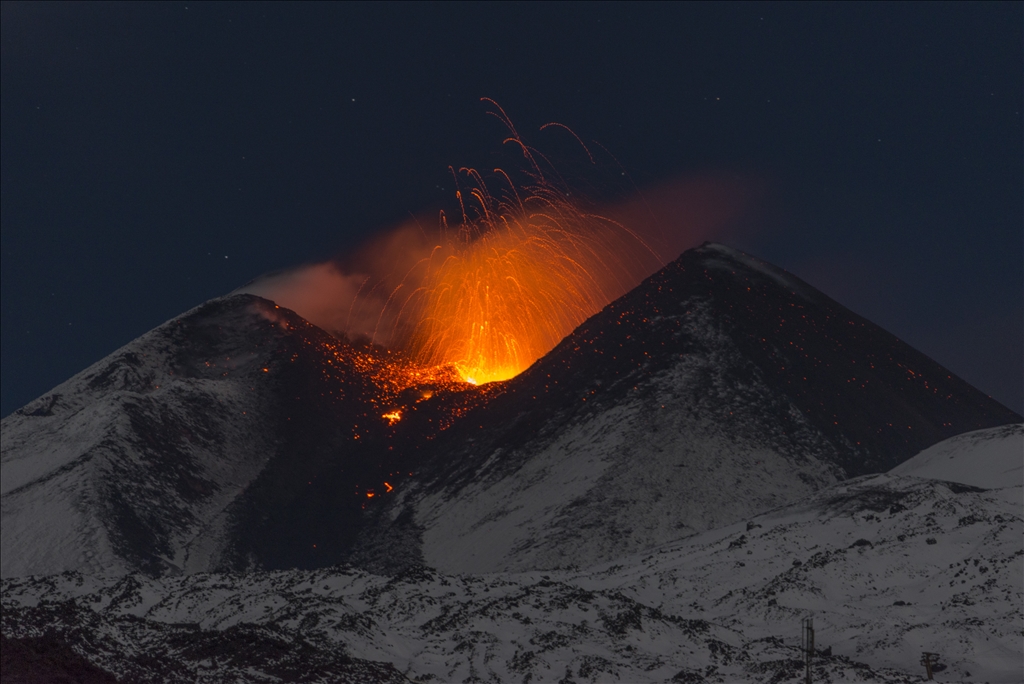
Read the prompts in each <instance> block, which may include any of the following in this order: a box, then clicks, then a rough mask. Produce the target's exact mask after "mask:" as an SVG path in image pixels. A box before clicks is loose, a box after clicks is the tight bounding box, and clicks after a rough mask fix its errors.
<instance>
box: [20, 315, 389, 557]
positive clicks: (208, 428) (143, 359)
mask: <svg viewBox="0 0 1024 684" xmlns="http://www.w3.org/2000/svg"><path fill="white" fill-rule="evenodd" d="M343 346H344V345H341V344H340V342H339V341H338V340H335V339H334V338H333V337H330V336H329V335H327V334H326V333H324V332H323V331H322V330H319V329H318V328H316V327H314V326H312V325H310V324H309V323H307V322H306V321H304V320H303V319H301V318H299V317H298V316H296V315H295V314H294V313H291V312H289V311H287V310H285V309H280V308H278V307H276V306H275V305H274V304H273V303H272V302H268V301H266V300H262V299H259V298H258V297H252V296H248V295H244V296H234V297H227V298H224V299H219V300H213V301H211V302H208V303H206V304H204V305H202V306H200V307H198V308H196V309H195V310H193V311H190V312H188V313H185V314H183V315H181V316H179V317H177V318H175V319H173V320H171V321H169V322H167V323H165V324H164V325H162V326H160V327H158V328H156V329H154V330H153V331H151V332H149V333H147V334H145V335H143V336H142V337H140V338H139V339H137V340H135V341H133V342H131V343H130V344H128V345H126V346H125V347H124V348H122V349H120V350H118V351H117V352H115V353H114V354H112V355H111V356H109V357H107V358H106V359H104V360H102V361H100V362H99V363H97V364H95V365H93V366H92V367H90V368H88V369H86V370H85V371H83V372H81V373H79V374H78V375H76V376H75V377H73V378H71V379H70V380H68V381H67V382H65V383H63V384H62V385H60V386H59V387H57V388H55V389H54V390H53V391H52V392H50V393H48V394H47V395H45V396H43V397H41V398H39V399H37V400H36V401H34V402H32V403H30V404H29V405H27V406H25V407H24V408H23V409H21V410H19V411H17V412H16V413H14V414H12V415H10V416H8V417H7V418H5V419H4V420H3V429H2V442H0V444H2V446H0V454H2V456H0V480H2V488H3V499H2V510H3V516H2V534H0V539H2V549H0V563H2V575H3V576H5V577H9V576H18V575H32V574H50V573H55V572H61V571H64V570H80V571H83V572H89V573H108V574H109V573H113V574H118V573H124V572H131V571H136V570H138V571H143V572H147V573H149V574H154V575H159V574H166V573H171V574H174V573H180V572H186V573H187V572H194V571H200V570H210V569H212V568H215V567H238V566H240V565H245V564H246V563H247V562H250V561H248V560H247V559H249V558H250V557H253V556H256V557H257V558H258V559H259V560H263V561H265V562H266V563H267V564H269V565H272V564H273V561H274V560H275V558H276V559H278V560H279V562H281V563H282V564H284V565H285V566H286V567H296V566H299V567H302V566H306V567H310V566H314V567H315V566H318V565H322V564H330V563H333V562H337V561H338V560H340V558H341V556H340V555H339V554H340V553H341V551H339V548H340V549H342V550H344V549H346V548H347V544H348V543H349V539H348V538H347V537H346V536H345V535H346V534H349V532H348V530H349V529H350V528H353V527H354V525H353V524H352V520H353V518H355V519H357V520H358V518H359V516H360V514H361V509H360V505H361V500H357V497H356V496H355V495H354V494H352V493H351V491H352V487H355V486H358V485H360V484H365V482H367V481H370V482H374V481H376V480H377V479H379V475H380V473H379V472H377V471H378V470H379V469H383V470H385V472H386V469H387V467H388V465H389V464H388V462H387V460H386V459H381V458H372V459H370V458H363V457H362V455H361V453H360V450H361V449H363V448H364V447H362V445H361V444H359V443H358V442H356V441H355V440H353V432H354V430H353V427H352V426H353V425H358V424H360V423H363V425H364V427H363V429H362V430H361V431H360V432H359V437H362V438H363V442H374V439H375V438H379V437H380V435H381V429H382V428H383V427H384V426H383V424H382V422H381V421H380V420H379V416H378V420H377V421H376V422H375V423H374V422H368V421H365V420H363V418H364V417H365V416H366V415H367V413H368V412H370V411H373V413H378V412H377V411H376V410H375V409H374V407H373V406H372V402H373V401H374V400H375V397H376V396H377V392H376V390H374V391H370V389H369V388H370V385H371V383H370V381H369V379H368V378H367V377H366V376H365V374H364V373H362V372H360V371H359V370H358V369H357V368H355V366H354V365H353V362H352V358H351V356H352V354H351V351H352V350H351V348H347V347H346V348H344V349H343V350H342V351H343V352H344V353H341V352H339V351H338V349H339V348H340V347H343ZM374 428H377V430H376V431H375V430H374ZM370 450H371V451H372V452H373V453H375V454H378V453H379V452H381V451H383V450H384V449H383V448H381V447H380V446H379V445H377V446H372V447H370ZM338 469H344V470H345V475H344V476H343V477H342V478H341V479H340V483H341V484H340V485H339V484H338V482H339V481H338V480H337V479H335V481H333V482H332V481H331V477H332V476H333V477H335V478H337V471H338ZM313 481H316V482H317V485H318V486H316V487H313V486H310V485H309V484H307V483H311V482H313ZM341 485H344V491H345V492H346V493H347V494H348V497H346V498H343V499H342V500H341V501H335V499H337V498H338V497H337V492H336V489H337V488H338V487H340V486H341ZM325 492H326V494H325ZM324 496H328V497H330V498H331V500H332V502H333V510H332V511H331V515H330V516H326V517H325V519H324V520H323V521H321V522H320V525H319V531H321V532H322V533H323V534H324V535H325V536H330V537H331V538H332V539H334V540H335V543H334V544H332V543H330V542H328V543H321V544H320V547H319V549H318V551H317V553H319V554H320V556H321V557H317V556H315V555H313V552H312V544H310V543H307V539H308V535H309V534H310V526H309V525H308V523H307V521H306V520H304V519H302V517H301V515H299V516H298V520H296V517H295V516H292V517H289V508H288V506H289V504H290V503H291V502H292V501H294V500H296V499H299V500H302V501H305V502H307V503H312V504H313V505H317V504H318V503H319V502H320V501H321V500H322V497H324ZM275 503H276V510H275ZM282 528H283V529H282ZM275 529H278V530H280V531H279V532H278V533H277V534H276V535H275V534H274V533H273V530H275ZM339 529H340V531H339ZM304 533H305V534H306V535H307V536H304ZM282 538H283V539H285V540H286V541H284V542H281V539H282ZM289 542H290V544H291V546H289ZM260 544H264V545H269V546H273V548H272V549H270V550H269V551H266V552H265V553H263V555H262V556H259V552H260V551H261V550H262V548H263V547H261V546H260ZM274 554H277V555H276V556H274Z"/></svg>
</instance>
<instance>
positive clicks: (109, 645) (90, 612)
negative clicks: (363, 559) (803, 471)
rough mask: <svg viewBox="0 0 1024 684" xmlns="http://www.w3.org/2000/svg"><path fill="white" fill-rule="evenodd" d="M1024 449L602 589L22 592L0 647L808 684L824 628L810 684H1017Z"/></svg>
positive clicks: (356, 574)
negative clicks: (231, 636) (275, 648)
mask: <svg viewBox="0 0 1024 684" xmlns="http://www.w3.org/2000/svg"><path fill="white" fill-rule="evenodd" d="M1022 439H1024V425H1013V426H1005V427H1002V428H994V429H989V430H982V431H977V432H974V433H970V435H963V436H961V437H956V438H953V439H950V440H947V441H946V442H943V443H941V444H938V445H935V446H934V447H932V448H930V449H928V450H926V451H925V452H923V453H922V454H921V455H920V456H919V457H916V458H915V459H911V461H909V462H908V467H904V466H900V468H897V469H896V471H903V470H907V471H910V472H909V473H905V474H901V473H897V472H896V471H894V472H891V473H887V474H882V475H874V476H864V477H859V478H855V479H852V480H847V481H845V482H842V483H839V484H836V485H833V486H831V487H828V488H826V489H824V490H822V491H819V492H817V493H815V494H813V495H811V496H810V497H809V498H806V499H804V500H802V501H800V502H798V503H796V504H792V505H789V506H785V507H782V508H779V509H776V510H774V511H771V512H768V513H765V514H762V515H758V516H755V517H751V518H750V519H749V520H746V521H743V522H739V523H736V524H733V525H730V526H728V527H724V528H721V529H716V530H712V531H708V532H703V533H700V534H695V535H692V536H689V537H687V538H685V539H681V540H679V541H676V542H673V543H670V544H666V545H663V546H661V547H659V548H657V549H656V550H654V551H650V552H645V553H642V554H637V555H633V556H629V557H626V558H622V559H620V560H619V561H617V562H614V563H610V564H605V565H602V566H599V567H597V568H591V569H587V570H585V571H575V570H569V569H563V570H555V571H550V572H528V573H492V574H477V575H446V574H441V573H438V572H436V571H435V570H432V569H429V568H420V569H414V570H410V571H407V572H406V573H403V574H402V575H399V576H396V577H390V578H389V577H382V576H378V575H372V574H369V573H366V572H364V571H360V570H355V569H352V568H347V567H338V568H329V569H321V570H315V571H283V572H274V573H247V574H220V575H218V574H195V575H189V576H182V577H170V578H164V579H161V580H153V579H148V578H146V577H142V576H139V575H130V576H126V577H121V578H113V577H108V578H97V577H90V576H85V575H82V574H79V573H65V574H62V575H59V576H51V577H35V578H14V579H5V580H3V584H2V586H3V622H4V626H3V629H4V634H5V635H9V636H32V635H38V634H41V633H42V632H43V631H44V630H46V629H48V628H54V629H57V630H58V631H61V630H65V629H66V630H74V629H78V630H79V631H78V632H76V634H78V635H79V637H78V642H77V643H76V646H75V648H76V650H79V651H80V652H82V653H83V654H84V655H85V656H86V657H88V658H89V659H90V660H92V661H93V662H95V663H96V664H97V665H100V666H102V667H104V668H106V669H108V670H110V671H111V672H113V673H114V674H118V675H123V676H134V677H151V678H152V679H153V680H154V681H161V679H162V678H163V677H167V676H168V675H164V674H163V672H164V670H163V669H162V668H172V670H173V671H174V672H177V673H178V674H177V675H176V676H187V677H188V678H190V679H193V680H194V681H199V682H219V681H227V680H230V679H233V678H239V679H241V680H245V681H266V682H271V681H278V678H277V677H276V675H274V674H273V670H272V669H271V668H267V667H263V668H262V669H261V668H260V667H258V666H255V665H253V664H252V663H246V662H245V660H244V655H242V654H240V652H239V653H234V654H223V653H221V654H219V655H218V654H216V653H215V654H214V655H210V651H204V653H205V655H204V656H203V658H199V657H198V656H194V655H191V654H192V653H193V651H187V649H184V647H181V646H180V645H176V644H181V643H182V641H181V634H183V633H186V632H187V633H188V634H190V635H192V636H191V637H190V638H191V639H193V640H194V639H195V638H197V637H196V636H195V635H197V634H198V635H203V634H207V633H209V634H219V633H224V632H225V630H232V629H234V630H238V629H242V628H244V627H246V626H249V627H251V628H252V629H260V630H264V632H265V633H267V634H273V635H274V638H275V639H278V640H279V642H280V643H281V644H285V645H282V646H281V648H282V649H285V648H287V646H286V645H287V644H291V645H292V646H291V647H293V648H299V646H302V647H303V648H308V647H310V646H312V647H315V648H317V649H320V650H321V651H324V650H333V651H335V652H337V651H339V649H341V650H343V651H344V653H346V654H348V655H349V656H351V657H354V658H362V659H367V660H371V661H378V662H386V663H391V664H393V665H394V666H395V667H396V668H397V669H398V670H399V671H400V672H401V673H403V674H404V675H405V676H406V677H408V678H409V680H411V681H431V682H455V681H458V682H462V681H476V682H490V681H493V682H513V681H514V682H520V681H522V682H531V681H532V682H555V681H561V682H585V681H586V682H664V681H683V682H705V681H706V682H797V681H802V678H803V662H802V658H803V656H802V655H801V653H800V650H799V643H800V620H801V618H803V617H805V616H809V615H813V617H814V620H815V627H816V632H817V640H816V645H817V647H818V649H819V650H818V653H817V654H816V655H815V657H814V658H813V660H812V665H813V681H815V682H854V681H856V682H916V681H921V680H922V679H923V678H924V677H923V675H924V668H923V667H921V666H920V664H919V660H920V656H921V653H922V651H931V652H937V653H939V654H940V655H941V658H940V662H941V663H942V664H943V665H945V666H946V667H945V668H944V669H943V670H942V671H940V672H938V673H937V674H936V681H940V682H942V681H945V682H954V681H956V682H960V681H969V682H974V681H977V682H1020V681H1021V673H1022V663H1024V648H1022V635H1024V622H1022V613H1021V607H1022V599H1024V595H1022V583H1024V568H1022V561H1024V536H1022V533H1024V520H1022V505H1024V503H1022V483H1021V482H1020V481H1019V478H1018V479H1016V480H1010V481H1006V480H1008V479H1009V478H1007V476H1006V475H1005V473H1006V466H1007V465H1008V464H1009V465H1010V466H1013V465H1014V462H1013V461H1012V459H1010V461H1007V459H1006V457H1007V454H1009V455H1012V454H1013V453H1016V452H1015V450H1019V447H1020V444H1021V440H1022ZM937 454H938V455H939V458H940V463H941V467H940V466H938V465H934V464H935V460H936V455H937ZM1017 463H1018V464H1019V461H1018V462H1017ZM1011 470H1012V468H1011ZM1018 472H1019V471H1018ZM958 473H960V474H962V475H957V474H958ZM932 474H935V475H936V477H932ZM938 476H941V477H938ZM1000 478H1002V480H1003V482H1001V485H1002V486H998V487H988V488H981V487H979V486H977V484H974V483H979V482H982V483H988V484H991V483H993V482H997V483H998V482H1000ZM83 615H84V616H85V617H83ZM84 622H88V623H89V624H90V628H89V631H88V633H87V637H86V636H82V634H83V633H82V632H81V629H80V627H76V625H81V624H83V623H84ZM147 658H149V659H148V660H147ZM172 666H173V667H172ZM147 668H148V669H147Z"/></svg>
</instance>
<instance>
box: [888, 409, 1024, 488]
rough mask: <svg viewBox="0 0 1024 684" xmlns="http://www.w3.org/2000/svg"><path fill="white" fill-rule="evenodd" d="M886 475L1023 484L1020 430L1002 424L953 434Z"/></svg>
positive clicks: (989, 485) (1023, 430)
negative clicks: (953, 435)
mask: <svg viewBox="0 0 1024 684" xmlns="http://www.w3.org/2000/svg"><path fill="white" fill-rule="evenodd" d="M889 474H890V475H913V476H915V477H927V478H932V479H936V480H950V481H951V482H962V483H963V484H969V485H974V486H975V487H984V488H986V489H999V488H1003V487H1013V486H1017V487H1020V486H1021V485H1024V427H1022V426H1021V425H1017V424H1013V425H1004V426H1002V427H998V428H989V429H987V430H975V431H973V432H967V433H965V434H962V435H957V436H956V437H952V438H950V439H947V440H945V441H942V442H939V443H938V444H936V445H935V446H932V447H929V448H927V449H925V450H924V451H922V452H921V453H919V454H918V455H917V456H914V457H913V458H911V459H910V460H908V461H904V462H903V463H901V464H899V465H898V466H896V467H895V468H893V469H892V470H891V471H889Z"/></svg>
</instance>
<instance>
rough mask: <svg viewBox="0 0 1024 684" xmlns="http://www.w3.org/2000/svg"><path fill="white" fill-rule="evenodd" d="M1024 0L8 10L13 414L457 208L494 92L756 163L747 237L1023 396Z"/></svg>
mask: <svg viewBox="0 0 1024 684" xmlns="http://www.w3.org/2000/svg"><path fill="white" fill-rule="evenodd" d="M1022 8H1024V5H1022V4H1021V3H1003V4H980V3H971V4H934V3H914V4H904V5H891V4H881V3H857V4H831V3H830V4H809V3H808V4H795V5H790V4H774V3H773V4H708V5H693V4H678V5H676V4H673V5H670V4H649V5H644V4H636V3H631V4H600V5H591V4H579V3H573V4H564V5H540V4H523V5H519V4H507V5H495V4H477V5H462V4H459V5H447V4H428V3H418V4H415V5H402V4H387V5H385V4H372V5H370V4H365V5H360V4H353V3H345V4H337V5H326V4H311V5H302V4H296V3H288V4H274V5H271V4H241V3H232V4H208V3H169V4H142V3H132V4H79V3H74V4H35V3H31V4H22V3H3V6H2V21H0V27H2V29H0V30H2V117H0V129H2V195H0V197H2V207H0V209H2V270H0V274H2V319H0V320H2V345H0V349H2V379H3V380H2V407H0V408H2V413H3V415H7V414H8V413H10V412H11V411H13V410H15V409H16V408H18V407H19V406H21V405H22V404H24V403H25V402H27V401H29V400H31V399H32V398H34V397H36V396H38V395H39V394H41V393H43V392H45V391H46V390H48V389H50V388H51V387H53V386H54V385H56V384H58V383H60V382H62V381H63V380H65V379H67V378H68V377H70V376H71V375H72V374H74V373H75V372H77V371H79V370H82V369H83V368H85V367H86V366H87V365H89V364H90V363H92V362H94V361H97V360H99V359H100V358H102V357H103V356H105V355H106V354H108V353H110V352H112V351H113V350H114V349H116V348H117V347H119V346H120V345H122V344H124V343H126V342H128V341H129V340H131V339H132V338H134V337H136V336H138V335H140V334H141V333H143V332H145V331H147V330H148V329H150V328H152V327H154V326H155V325H158V324H159V323H161V322H163V321H164V320H166V319H168V318H171V317H173V316H175V315H177V314H179V313H181V312H183V311H185V310H186V309H189V308H191V307H192V306H195V305H196V304H199V303H200V302H202V301H205V300H206V299H209V298H211V297H214V296H217V295H221V294H224V293H226V292H228V291H230V290H232V289H234V288H236V287H238V286H239V285H241V284H243V283H245V282H246V281H248V280H250V279H252V278H253V277H256V276H258V275H259V274H261V273H264V272H267V271H272V270H276V269H280V268H284V267H289V266H294V265H296V264H300V263H303V262H308V261H313V260H320V259H325V258H328V257H330V256H332V255H334V254H337V253H339V252H343V251H344V250H346V249H350V248H352V247H353V246H354V245H356V244H358V243H359V242H360V241H361V240H362V239H363V238H365V237H366V236H367V235H369V234H371V233H372V232H373V231H375V230H378V229H381V228H385V227H388V226H391V225H394V224H395V223H397V222H399V221H402V220H404V219H405V218H407V217H408V216H409V215H410V213H413V214H417V215H418V214H420V213H422V212H431V211H436V210H437V208H439V207H445V206H450V202H451V201H452V199H451V188H450V187H449V186H450V183H449V184H448V185H446V183H447V182H448V179H449V176H448V165H449V164H454V165H456V166H459V165H481V166H486V165H487V164H488V163H489V161H490V160H491V159H492V157H491V156H489V155H493V153H494V150H495V148H496V147H498V148H500V138H501V131H500V130H499V129H496V128H495V125H494V122H493V121H492V120H490V119H489V118H488V117H487V116H486V115H485V114H484V112H485V108H484V107H483V105H481V103H480V102H479V99H480V97H482V96H487V97H492V98H494V99H495V100H497V101H498V102H499V103H501V104H502V106H504V107H505V109H506V110H507V111H508V112H509V114H510V115H511V116H512V118H513V119H514V121H515V123H516V124H517V125H518V127H519V128H520V130H521V131H523V132H524V134H527V135H529V134H533V133H536V132H537V129H538V127H539V126H540V125H542V124H544V123H546V122H548V121H552V120H554V121H559V122H562V123H564V124H568V125H570V126H572V128H573V129H574V130H575V131H577V132H579V133H580V134H581V136H583V137H585V138H586V139H588V140H591V139H592V140H597V141H600V143H601V144H602V145H603V146H604V147H605V148H607V149H608V150H609V151H610V152H611V153H613V154H614V155H615V157H617V158H618V160H619V162H621V164H622V165H623V167H625V168H626V169H627V170H628V171H629V173H630V174H631V176H632V177H633V179H634V180H635V181H636V183H637V185H639V186H640V187H641V188H643V187H647V186H651V185H653V184H657V183H659V182H663V181H667V180H669V179H672V178H676V177H680V176H686V175H688V174H689V175H692V174H702V173H706V172H711V171H714V172H716V173H743V174H746V175H747V176H751V177H756V178H758V179H761V180H762V181H763V187H764V188H765V190H764V194H763V201H762V203H761V205H759V206H761V209H759V213H758V214H757V216H756V220H755V219H751V220H752V222H753V223H752V225H753V228H756V230H755V229H753V228H752V229H751V230H748V231H747V232H746V233H744V234H743V236H742V237H741V238H737V239H736V240H733V242H732V244H733V245H734V246H737V247H739V248H742V249H745V250H747V251H750V252H752V253H754V254H756V255H758V256H761V257H763V258H765V259H767V260H769V261H772V262H774V263H776V264H778V265H780V266H783V267H785V268H787V269H789V270H790V271H792V272H794V273H796V274H797V275H799V276H801V277H803V278H804V279H805V280H807V281H809V282H810V283H811V284H813V285H815V286H817V287H819V288H820V289H822V290H824V291H825V292H826V293H827V294H829V295H831V296H832V297H834V298H836V299H837V300H839V301H840V302H842V303H843V304H845V305H847V306H849V307H850V308H852V309H853V310H854V311H856V312H858V313H860V314H862V315H864V316H866V317H867V318H869V319H871V320H873V321H875V322H876V323H878V324H880V325H881V326H883V327H885V328H887V329H888V330H890V331H892V332H894V333H895V334H896V335H898V336H900V337H901V338H903V339H905V340H906V341H908V342H909V343H911V344H912V345H914V346H916V347H917V348H919V349H921V350H922V351H924V352H925V353H927V354H929V355H931V356H932V357H933V358H935V359H936V360H938V361H939V362H940V363H942V364H944V365H946V366H947V367H948V368H950V369H951V370H952V371H954V372H956V373H958V374H960V375H961V376H962V377H964V378H965V379H967V380H968V381H969V382H971V383H973V384H975V385H976V386H977V387H979V388H980V389H982V390H984V391H985V392H987V393H989V394H991V395H992V396H993V397H995V398H996V399H998V400H1000V401H1001V402H1003V403H1004V404H1006V405H1007V406H1008V407H1010V408H1012V409H1014V410H1016V411H1017V412H1024V388H1022V384H1024V369H1022V356H1024V352H1022V347H1024V341H1022V338H1024V332H1022V330H1024V306H1022V300H1024V161H1022V160H1024V143H1022V128H1024V127H1022V117H1021V111H1022V100H1024V88H1022V80H1024V79H1022V74H1024V69H1022V57H1024V47H1022V45H1024V40H1022V26H1024V10H1022ZM442 188H445V189H442ZM596 199H607V198H596ZM755 224H756V225H755ZM225 257H228V258H225Z"/></svg>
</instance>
